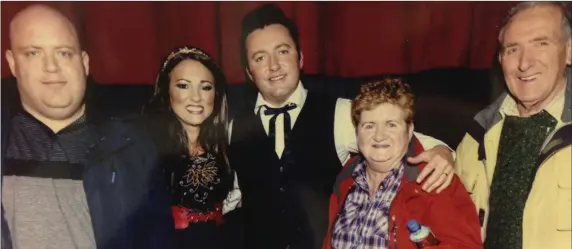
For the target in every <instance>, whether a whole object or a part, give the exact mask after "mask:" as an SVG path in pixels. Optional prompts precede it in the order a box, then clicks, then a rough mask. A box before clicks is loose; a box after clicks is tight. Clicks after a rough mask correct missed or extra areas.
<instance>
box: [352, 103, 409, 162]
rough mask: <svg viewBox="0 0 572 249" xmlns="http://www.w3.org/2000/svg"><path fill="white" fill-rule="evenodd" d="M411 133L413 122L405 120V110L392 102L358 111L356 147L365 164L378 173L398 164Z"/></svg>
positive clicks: (405, 150)
mask: <svg viewBox="0 0 572 249" xmlns="http://www.w3.org/2000/svg"><path fill="white" fill-rule="evenodd" d="M412 136H413V123H411V124H408V123H407V122H406V113H405V111H404V110H403V109H402V108H400V107H399V106H397V105H394V104H389V103H383V104H380V105H378V106H377V107H375V108H373V109H372V110H364V111H362V112H361V115H360V119H359V122H358V123H357V141H358V147H359V150H360V152H361V154H362V155H363V156H364V158H365V159H366V161H367V163H368V167H369V168H371V169H372V170H374V171H375V172H379V173H387V172H389V171H390V170H391V169H393V168H394V167H396V166H399V161H400V160H401V159H402V158H403V156H405V153H406V152H407V148H408V145H409V140H410V139H411V137H412Z"/></svg>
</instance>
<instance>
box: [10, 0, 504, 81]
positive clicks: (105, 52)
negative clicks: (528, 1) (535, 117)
mask: <svg viewBox="0 0 572 249" xmlns="http://www.w3.org/2000/svg"><path fill="white" fill-rule="evenodd" d="M264 3H265V2H56V3H51V5H52V6H54V7H56V8H58V9H60V10H61V11H62V12H64V14H66V15H68V16H69V17H70V19H71V20H72V21H73V22H74V23H76V25H77V26H78V29H79V31H78V32H79V34H80V36H81V39H82V40H84V41H85V46H86V49H87V51H88V53H89V54H90V58H91V67H90V68H91V74H92V75H93V77H94V78H95V79H96V81H98V82H100V83H102V84H113V83H127V84H130V83H132V84H141V83H147V84H152V83H153V82H154V80H155V76H156V73H157V70H158V69H159V64H160V61H161V60H162V59H163V58H164V57H165V56H166V55H167V54H168V53H169V51H170V50H171V49H172V48H174V47H176V46H180V45H194V46H199V47H202V48H204V49H206V50H207V51H208V52H209V53H210V54H211V55H213V57H215V58H217V62H218V63H219V64H220V65H221V66H222V68H223V69H224V72H225V74H226V76H227V78H228V80H229V82H231V83H241V82H243V81H244V69H243V68H242V65H241V63H240V44H239V40H238V39H239V37H240V22H241V19H242V17H243V16H244V15H245V14H246V13H247V12H248V11H250V10H252V9H253V8H255V7H257V6H259V5H261V4H264ZM29 4H31V2H2V3H1V10H2V13H1V14H2V15H1V16H2V17H1V18H2V19H1V20H2V76H3V77H6V76H9V75H10V70H9V68H8V66H7V63H6V61H5V57H4V55H5V51H6V49H8V47H9V29H8V28H9V22H10V19H11V18H12V17H13V16H14V15H15V13H17V12H18V11H19V10H21V9H22V8H24V7H25V6H27V5H29ZM513 4H514V2H278V3H277V5H278V6H280V7H281V8H282V9H283V10H284V12H285V13H286V14H287V15H288V16H289V17H291V18H293V19H294V20H295V22H296V23H297V24H298V26H299V29H300V43H301V47H302V51H303V54H304V72H305V73H323V74H328V75H333V76H346V77H353V76H366V75H378V74H394V73H409V72H417V71H421V70H426V69H431V68H440V67H468V68H489V67H491V65H492V63H493V60H494V58H495V51H496V49H497V41H496V39H497V35H498V31H499V26H500V24H501V21H502V20H503V19H504V17H505V15H506V13H507V11H508V10H509V8H510V7H511V6H512V5H513Z"/></svg>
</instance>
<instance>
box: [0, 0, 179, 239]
mask: <svg viewBox="0 0 572 249" xmlns="http://www.w3.org/2000/svg"><path fill="white" fill-rule="evenodd" d="M6 59H7V60H8V64H9V66H10V70H11V71H12V74H13V75H14V76H15V77H16V79H17V86H18V91H19V97H20V100H21V101H20V104H21V105H20V106H11V107H6V106H2V108H3V109H2V174H3V175H2V185H3V186H2V207H3V209H2V211H3V212H2V218H3V219H2V225H3V227H2V235H3V236H2V243H3V247H2V248H4V246H6V247H7V248H10V246H11V245H13V247H14V248H18V249H28V248H29V249H37V248H62V249H64V248H65V249H75V248H78V249H79V248H82V249H84V248H85V249H88V248H117V249H119V248H121V249H125V248H132V249H139V248H170V247H169V243H170V242H171V238H170V237H169V236H170V233H171V230H173V228H174V224H173V221H172V218H171V214H170V208H169V202H168V199H167V198H168V197H167V193H166V191H165V188H164V185H163V183H162V182H161V178H160V173H159V169H158V167H155V162H156V158H154V157H153V153H151V152H152V150H153V148H146V147H144V146H139V147H138V148H135V149H134V150H130V151H125V150H121V148H122V146H123V144H126V143H135V144H138V142H140V141H130V136H129V135H128V133H126V132H125V130H128V129H126V126H123V125H120V123H117V124H115V123H113V124H112V123H107V122H105V124H104V122H101V123H100V122H97V121H96V120H95V113H93V112H90V111H86V109H88V107H89V106H86V104H85V102H84V95H85V92H86V85H87V84H86V77H87V75H88V73H89V56H88V54H87V53H86V52H85V51H83V50H82V48H81V46H80V42H79V39H78V35H77V32H76V30H75V28H74V26H73V24H72V23H71V22H70V21H69V20H68V19H67V18H66V17H65V16H63V15H62V14H61V13H59V12H58V11H56V10H54V9H52V8H49V7H47V6H44V5H32V6H30V7H27V8H26V9H24V10H22V11H21V12H19V13H18V14H17V15H16V16H15V17H14V19H13V20H12V22H11V23H10V50H8V51H6ZM91 109H93V108H91ZM99 141H101V142H99ZM97 142H99V143H97ZM96 144H99V146H96ZM101 147H105V148H107V150H106V151H113V152H114V153H110V154H103V153H100V152H101V151H102V150H101V149H99V148H101ZM114 148H115V150H113V149H114ZM88 151H91V154H89V155H88ZM126 153H127V154H128V153H131V154H135V155H151V156H141V157H140V158H141V160H140V161H139V160H137V161H129V162H125V161H122V160H121V159H122V157H121V156H122V155H123V154H126ZM127 173H129V174H127ZM8 231H9V232H8Z"/></svg>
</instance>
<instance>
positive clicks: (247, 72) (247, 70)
mask: <svg viewBox="0 0 572 249" xmlns="http://www.w3.org/2000/svg"><path fill="white" fill-rule="evenodd" d="M244 72H246V75H248V78H249V79H250V81H252V82H254V80H253V79H252V74H250V69H248V67H245V68H244Z"/></svg>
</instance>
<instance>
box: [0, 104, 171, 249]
mask: <svg viewBox="0 0 572 249" xmlns="http://www.w3.org/2000/svg"><path fill="white" fill-rule="evenodd" d="M10 112H11V110H10V109H9V108H5V106H3V109H2V161H4V155H5V153H4V152H5V151H4V149H5V148H6V147H7V146H6V144H7V140H8V139H7V138H8V136H9V135H10V131H9V128H10V125H9V124H10V117H11V115H10ZM91 114H93V115H91ZM86 115H87V117H88V120H89V121H88V122H90V123H92V124H97V125H96V127H97V131H98V134H99V138H100V141H99V142H98V143H97V145H96V146H94V147H93V148H92V149H91V150H90V152H89V155H88V163H87V165H86V167H85V171H84V173H83V186H84V190H85V193H86V199H87V203H88V206H89V211H90V214H91V221H92V226H93V232H94V235H95V241H96V245H97V248H98V249H146V248H148V249H155V248H157V249H159V248H160V249H163V248H173V246H172V243H173V237H172V235H173V233H174V222H173V219H172V215H171V210H170V206H169V197H168V192H167V189H166V184H165V182H164V180H163V178H162V174H161V172H160V170H159V167H158V159H157V152H156V149H155V147H154V144H153V143H152V142H151V140H150V139H149V138H148V137H147V136H146V135H145V134H143V133H141V132H139V131H138V129H135V128H134V126H133V125H131V124H130V123H129V122H128V121H127V120H120V119H103V118H99V117H97V118H95V117H96V115H95V112H90V111H89V108H88V109H87V111H86ZM102 120H103V121H102ZM2 211H3V210H2ZM5 246H6V247H5ZM2 248H11V237H10V233H9V231H8V227H7V225H6V220H5V218H4V212H2Z"/></svg>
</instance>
